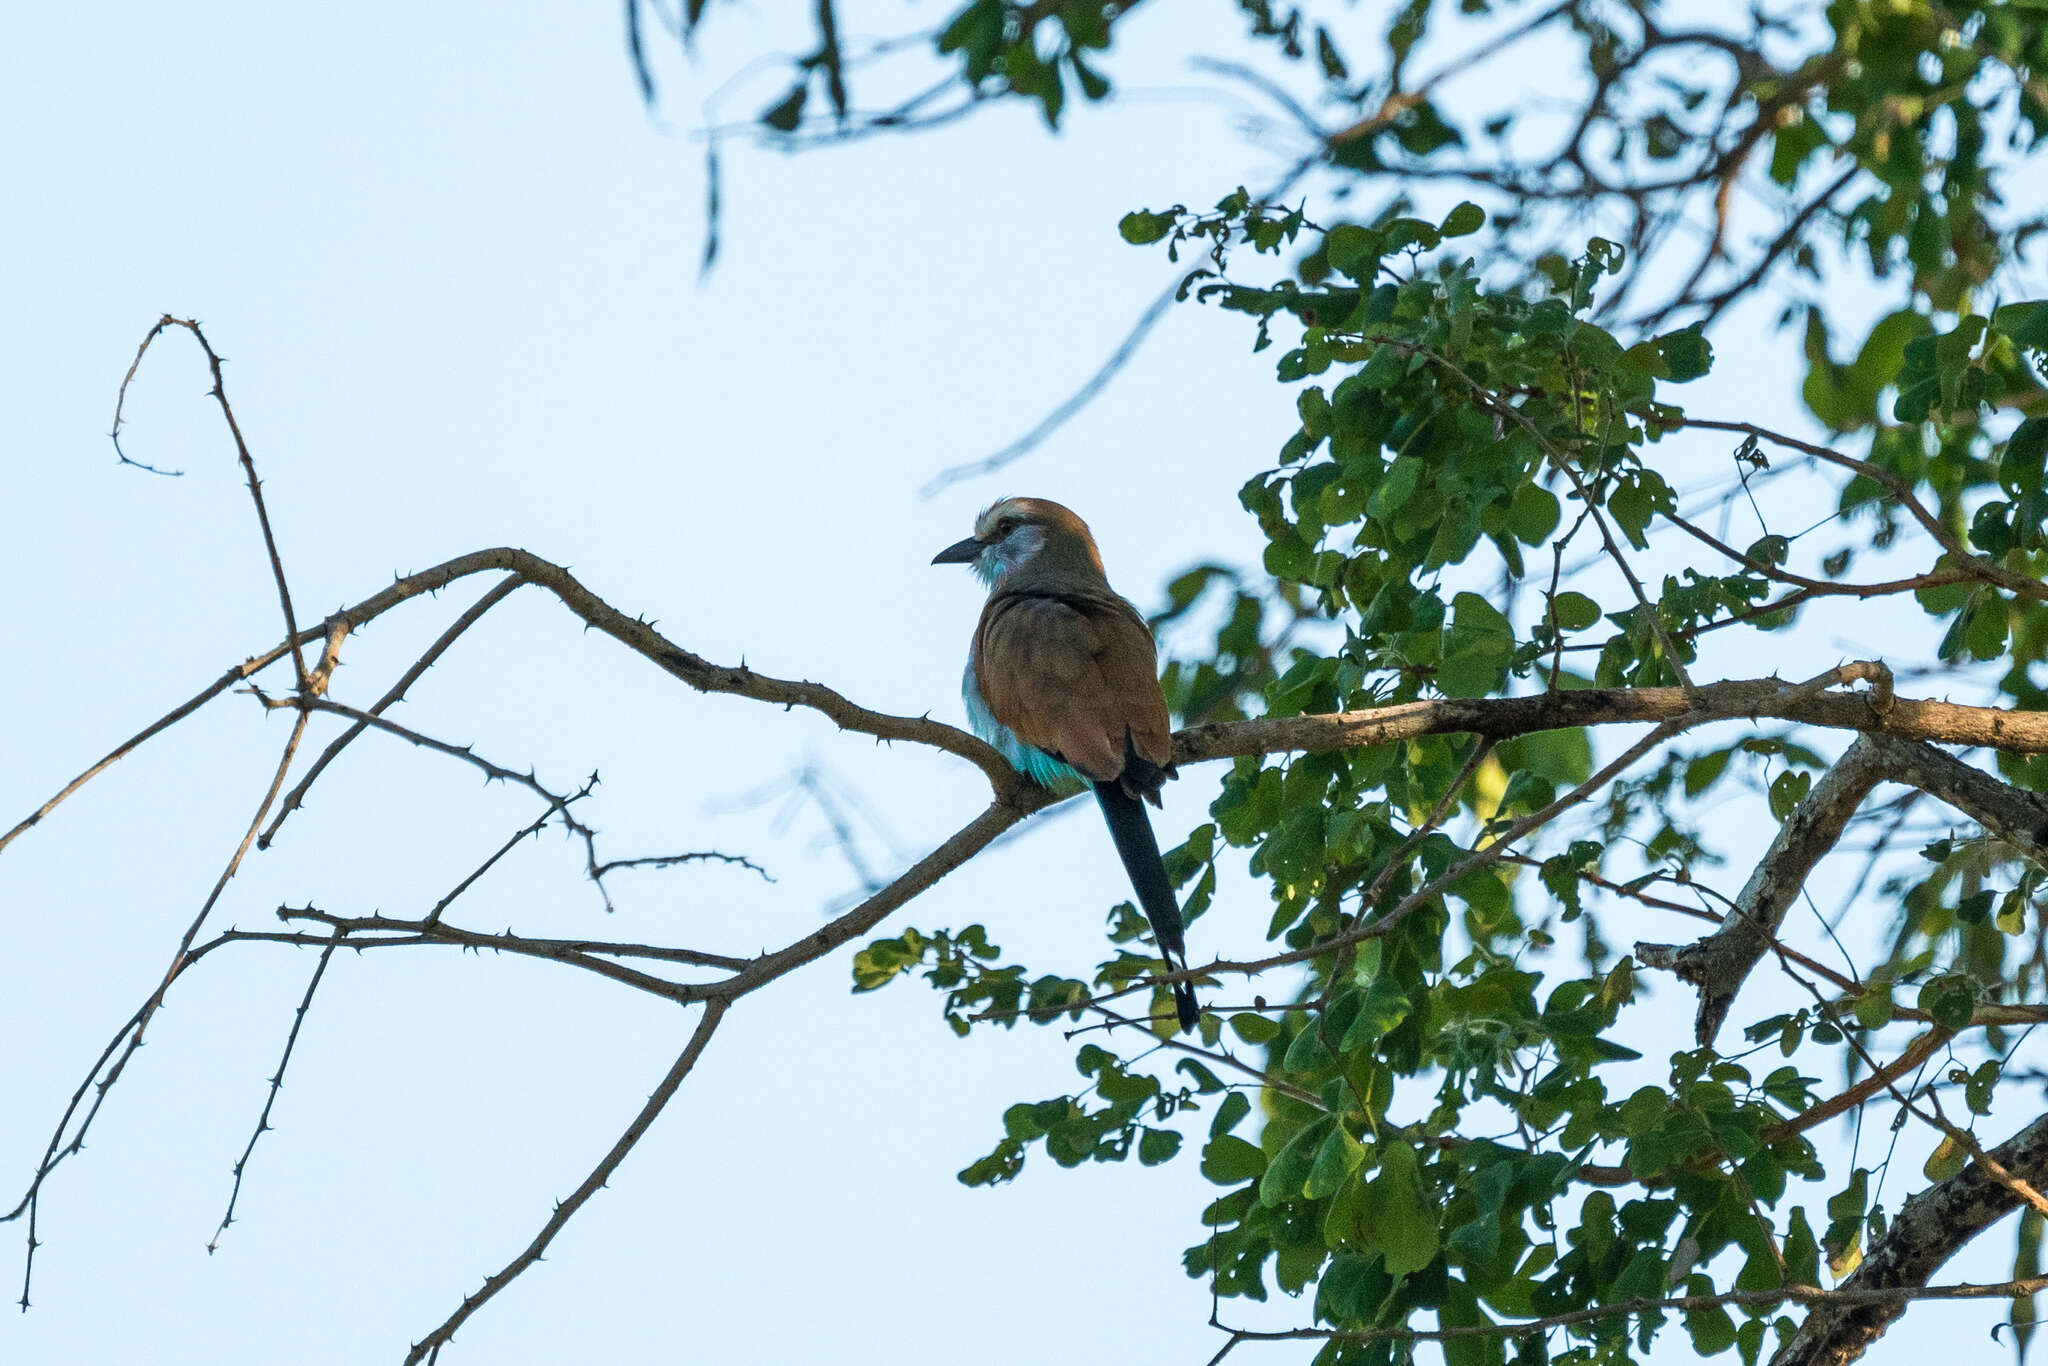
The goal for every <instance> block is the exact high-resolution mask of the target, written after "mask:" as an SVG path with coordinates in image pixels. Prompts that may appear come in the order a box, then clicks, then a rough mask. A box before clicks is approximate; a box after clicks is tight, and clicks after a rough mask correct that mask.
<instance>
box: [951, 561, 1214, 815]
mask: <svg viewBox="0 0 2048 1366" xmlns="http://www.w3.org/2000/svg"><path fill="white" fill-rule="evenodd" d="M1098 572H1099V571H1098ZM1088 577H1093V576H1089V575H1080V574H1060V575H1056V576H1055V575H1051V574H1029V573H1020V574H1018V575H1016V576H1014V578H1013V580H1012V581H1009V582H1006V583H1005V584H1004V585H1003V586H1002V587H1001V588H998V589H997V590H996V592H995V593H994V594H993V595H992V596H991V597H990V598H989V600H988V605H987V606H986V607H985V608H983V609H982V613H981V623H980V625H978V626H977V627H976V628H975V632H974V672H975V677H976V679H977V681H978V682H979V683H980V685H981V694H982V698H983V700H984V701H986V702H987V703H988V709H989V711H990V712H991V713H992V714H993V715H994V716H995V718H996V720H998V721H1000V722H1002V723H1003V724H1004V725H1005V726H1008V727H1009V728H1010V729H1011V730H1012V731H1014V732H1016V735H1017V738H1018V739H1020V740H1022V741H1023V742H1024V743H1025V744H1027V745H1035V746H1037V747H1038V748H1039V749H1042V750H1045V751H1047V752H1048V753H1051V754H1056V755H1058V756H1059V757H1060V758H1061V759H1064V760H1065V761H1066V762H1067V763H1069V764H1072V765H1073V766H1074V767H1075V768H1077V769H1079V770H1080V771H1081V772H1082V773H1084V774H1086V775H1087V776H1088V777H1089V778H1092V779H1094V780H1095V781H1097V782H1114V781H1115V780H1116V779H1118V778H1119V777H1121V776H1123V772H1124V755H1125V747H1126V745H1128V746H1129V747H1130V748H1131V749H1134V750H1135V751H1136V752H1137V753H1138V755H1139V757H1141V758H1143V759H1146V760H1148V761H1150V762H1151V763H1152V764H1154V765H1157V766H1158V767H1160V768H1165V767H1167V765H1168V762H1169V761H1170V760H1171V759H1172V757H1173V736H1172V728H1171V723H1170V721H1169V720H1168V717H1167V712H1166V698H1165V695H1164V694H1163V693H1161V692H1160V690H1159V662H1158V651H1157V648H1156V647H1155V646H1154V644H1153V641H1152V632H1151V631H1150V630H1149V629H1147V627H1146V625H1145V619H1144V618H1143V617H1142V616H1140V615H1139V614H1138V610H1137V609H1136V608H1135V607H1133V606H1131V604H1130V603H1128V602H1126V601H1124V600H1123V599H1122V598H1121V597H1119V596H1117V594H1116V593H1115V592H1113V591H1112V590H1111V589H1110V587H1109V585H1108V584H1107V583H1102V582H1100V580H1099V579H1098V580H1097V582H1095V583H1087V582H1085V579H1086V578H1088ZM1055 578H1062V579H1079V580H1083V581H1082V582H1076V583H1068V584H1061V583H1056V582H1051V581H1049V580H1052V579H1055Z"/></svg>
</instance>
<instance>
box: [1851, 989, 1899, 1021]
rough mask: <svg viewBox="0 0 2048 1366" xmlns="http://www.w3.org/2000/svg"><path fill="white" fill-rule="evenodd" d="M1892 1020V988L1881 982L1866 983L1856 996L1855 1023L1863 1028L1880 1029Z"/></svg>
mask: <svg viewBox="0 0 2048 1366" xmlns="http://www.w3.org/2000/svg"><path fill="white" fill-rule="evenodd" d="M1891 1020H1892V989H1891V988H1890V987H1889V986H1888V985H1886V984H1885V983H1883V982H1873V983H1870V984H1869V985H1867V986H1866V987H1865V988H1864V990H1863V994H1862V995H1861V996H1858V997H1857V998H1856V1023H1858V1024H1860V1025H1862V1026H1863V1027H1864V1028H1865V1029H1882V1028H1884V1027H1885V1026H1886V1025H1888V1024H1890V1023H1891Z"/></svg>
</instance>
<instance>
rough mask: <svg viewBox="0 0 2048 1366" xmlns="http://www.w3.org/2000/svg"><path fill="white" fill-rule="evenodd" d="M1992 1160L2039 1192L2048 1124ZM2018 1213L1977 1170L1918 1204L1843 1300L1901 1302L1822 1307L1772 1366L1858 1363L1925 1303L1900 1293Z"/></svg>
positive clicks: (2047, 1157) (1922, 1196) (2004, 1146)
mask: <svg viewBox="0 0 2048 1366" xmlns="http://www.w3.org/2000/svg"><path fill="white" fill-rule="evenodd" d="M1988 1155H1989V1156H1990V1157H1991V1158H1992V1159H1993V1160H1994V1161H1995V1162H1997V1163H1998V1165H1999V1166H2001V1167H2003V1168H2004V1169H2005V1170H2006V1171H2007V1172H2009V1173H2011V1174H2012V1175H2014V1176H2016V1177H2018V1178H2020V1179H2021V1180H2023V1181H2026V1182H2029V1183H2031V1184H2032V1185H2034V1186H2036V1187H2039V1186H2040V1185H2042V1184H2043V1183H2044V1182H2048V1116H2043V1117H2042V1118H2040V1119H2037V1120H2035V1121H2034V1122H2033V1123H2032V1124H2029V1125H2028V1126H2027V1127H2026V1128H2024V1129H2022V1130H2020V1132H2019V1133H2017V1134H2015V1135H2014V1136H2013V1137H2011V1138H2009V1139H2007V1140H2006V1141H2005V1142H2003V1143H2001V1144H1999V1145H1998V1146H1997V1147H1995V1148H1993V1149H1991V1151H1990V1153H1989V1154H1988ZM2019 1205H2020V1197H2019V1196H2018V1195H2016V1194H2014V1193H2013V1191H2012V1190H2011V1189H2010V1188H2009V1187H2008V1186H2007V1185H2005V1184H2003V1183H2001V1182H1999V1181H1998V1180H1996V1179H1994V1178H1993V1177H1992V1175H1991V1174H1990V1173H1989V1172H1988V1171H1986V1170H1985V1168H1984V1166H1983V1164H1982V1163H1978V1162H1972V1163H1971V1164H1970V1165H1969V1166H1967V1167H1965V1168H1964V1169H1963V1170H1962V1171H1960V1172H1958V1173H1956V1174H1955V1175H1954V1176H1952V1177H1950V1178H1949V1179H1948V1180H1946V1181H1942V1182H1939V1183H1937V1184H1935V1185H1933V1186H1930V1187H1928V1188H1927V1189H1926V1190H1924V1191H1921V1192H1920V1193H1919V1194H1917V1195H1914V1196H1912V1197H1911V1198H1910V1199H1908V1200H1907V1201H1906V1203H1905V1204H1904V1205H1903V1206H1902V1207H1901V1208H1900V1210H1899V1214H1898V1217H1897V1218H1896V1219H1894V1220H1893V1221H1892V1223H1891V1227H1890V1228H1888V1229H1886V1230H1885V1233H1884V1236H1883V1237H1881V1238H1879V1239H1878V1240H1877V1241H1876V1243H1875V1244H1873V1245H1872V1247H1871V1249H1870V1251H1869V1253H1868V1254H1867V1255H1866V1256H1865V1257H1864V1259H1863V1264H1862V1265H1861V1266H1859V1267H1858V1268H1857V1269H1856V1273H1855V1274H1854V1275H1852V1276H1850V1277H1849V1279H1848V1280H1846V1281H1844V1282H1843V1283H1842V1285H1841V1287H1840V1288H1839V1290H1838V1291H1837V1292H1836V1293H1837V1294H1838V1295H1839V1294H1840V1293H1841V1292H1842V1291H1856V1292H1878V1291H1883V1292H1888V1293H1890V1294H1892V1295H1893V1296H1894V1297H1893V1298H1889V1299H1873V1300H1871V1301H1868V1302H1865V1303H1856V1302H1855V1301H1853V1300H1850V1301H1843V1300H1837V1302H1835V1303H1833V1304H1827V1303H1822V1304H1820V1305H1818V1306H1817V1307H1816V1308H1815V1309H1814V1310H1813V1311H1812V1312H1811V1313H1809V1314H1808V1315H1807V1316H1806V1322H1805V1323H1803V1324H1801V1325H1800V1327H1799V1332H1798V1333H1797V1334H1796V1335H1795V1336H1794V1337H1793V1339H1792V1341H1790V1342H1788V1343H1786V1344H1785V1346H1784V1348H1783V1349H1782V1350H1780V1351H1779V1352H1778V1354H1777V1355H1776V1356H1774V1357H1772V1358H1771V1366H1846V1363H1848V1362H1851V1361H1855V1360H1856V1359H1857V1358H1858V1357H1860V1356H1862V1355H1863V1353H1864V1352H1865V1351H1866V1350H1867V1349H1868V1348H1869V1346H1870V1344H1871V1343H1873V1342H1875V1341H1877V1339H1878V1338H1879V1337H1881V1336H1883V1335H1884V1332H1885V1330H1886V1329H1887V1328H1889V1327H1891V1325H1892V1323H1893V1321H1894V1320H1896V1319H1897V1318H1898V1317H1899V1315H1900V1314H1901V1313H1903V1312H1904V1311H1905V1307H1906V1301H1907V1300H1908V1299H1910V1298H1918V1296H1917V1295H1913V1294H1900V1293H1899V1292H1902V1291H1904V1292H1912V1291H1916V1290H1918V1289H1919V1288H1920V1287H1923V1286H1925V1285H1926V1284H1927V1282H1928V1279H1929V1278H1930V1277H1932V1276H1933V1274H1934V1273H1935V1272H1936V1271H1938V1270H1940V1269H1941V1267H1942V1265H1943V1263H1945V1262H1947V1261H1948V1259H1949V1258H1950V1257H1953V1256H1954V1255H1955V1254H1956V1253H1957V1252H1958V1251H1960V1250H1961V1249H1962V1247H1963V1245H1964V1244H1966V1243H1968V1242H1969V1241H1970V1240H1971V1239H1972V1238H1975V1237H1976V1236H1977V1235H1978V1234H1980V1233H1982V1232H1983V1231H1984V1230H1985V1229H1987V1228H1989V1227H1990V1226H1991V1225H1992V1224H1994V1223H1996V1222H1997V1221H1998V1220H1999V1219H2002V1218H2003V1217H2005V1215H2007V1214H2008V1213H2010V1212H2011V1211H2013V1210H2015V1209H2017V1208H2019ZM2029 1293H2032V1292H2029Z"/></svg>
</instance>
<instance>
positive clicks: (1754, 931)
mask: <svg viewBox="0 0 2048 1366" xmlns="http://www.w3.org/2000/svg"><path fill="white" fill-rule="evenodd" d="M1886 781H1889V782H1896V783H1904V784H1906V785H1907V786H1909V787H1915V788H1918V789H1920V790H1921V791H1923V792H1927V793H1929V794H1930V795H1933V796H1936V797H1940V798H1941V799H1942V800H1944V801H1946V802H1948V803H1949V804H1950V805H1951V806H1954V807H1956V808H1957V809H1958V810H1960V811H1962V812H1963V813H1964V814H1966V815H1968V816H1970V817H1972V818H1973V819H1975V820H1977V821H1978V823H1979V824H1981V825H1983V826H1984V827H1985V828H1986V829H1988V830H1990V831H1991V832H1992V833H1993V834H1994V835H1996V836H1997V837H1998V838H2000V839H2003V840H2005V841H2006V842H2007V843H2009V844H2011V845H2013V846H2015V847H2016V848H2017V849H2018V850H2019V851H2020V852H2021V853H2022V854H2024V855H2025V856H2027V857H2028V858H2030V859H2032V860H2034V861H2035V862H2036V863H2041V864H2044V865H2048V857H2044V853H2043V848H2042V846H2043V842H2044V837H2048V800H2043V799H2042V798H2041V797H2039V796H2036V795H2035V794H2033V793H2031V792H2026V791H2023V790H2022V789H2020V788H2016V787H2013V786H2012V785H2010V784H2008V783H2003V782H2000V781H1999V780H1998V779H1996V778H1993V777H1991V776H1990V775H1989V774H1986V773H1982V772H1979V771H1978V770H1976V769H1974V768H1971V767H1970V766H1969V765H1968V764H1966V763H1964V762H1963V761H1962V760H1960V759H1957V758H1955V757H1954V756H1953V755H1949V754H1944V753H1942V752H1941V751H1940V750H1937V749H1935V748H1933V747H1932V746H1930V745H1926V744H1918V743H1911V742H1908V741H1904V740H1900V739H1898V738H1896V737H1895V736H1890V735H1882V734H1877V735H1863V736H1859V737H1858V738H1857V740H1856V742H1855V743H1854V744H1852V745H1850V746H1849V748H1848V750H1847V751H1845V752H1844V753H1843V755H1842V757H1841V758H1840V759H1839V760H1837V761H1836V763H1835V766H1834V767H1833V768H1832V769H1830V770H1829V771H1828V774H1827V776H1826V777H1824V778H1822V779H1821V780H1820V782H1819V783H1818V784H1816V785H1815V786H1814V789H1813V791H1811V792H1809V793H1808V794H1807V795H1806V797H1805V798H1804V800H1802V801H1801V802H1800V803H1799V804H1798V806H1796V807H1795V808H1794V809H1793V811H1792V813H1791V814H1790V815H1789V816H1787V817H1786V819H1785V823H1784V825H1783V826H1781V827H1780V828H1779V830H1778V835H1777V838H1776V839H1774V840H1772V841H1771V847H1770V848H1769V849H1768V850H1767V851H1766V852H1765V854H1764V856H1763V858H1762V859H1761V860H1759V861H1758V863H1757V866H1756V870H1755V872H1753V873H1752V874H1751V875H1750V879H1749V881H1748V883H1747V884H1746V885H1744V887H1743V889H1742V892H1741V894H1740V895H1738V896H1737V897H1736V899H1735V903H1736V904H1735V910H1734V911H1733V912H1731V913H1730V914H1729V915H1728V917H1727V918H1726V920H1724V921H1723V922H1722V925H1721V928H1720V929H1718V930H1716V931H1715V932H1714V933H1712V934H1710V935H1708V936H1707V937H1706V938H1704V939H1701V940H1699V941H1697V942H1696V943H1693V944H1689V945H1686V946H1685V947H1683V948H1681V947H1678V946H1676V945H1672V944H1647V943H1638V944H1637V945H1636V957H1637V958H1638V959H1639V960H1640V961H1641V962H1643V963H1644V964H1646V965H1648V966H1650V967H1656V968H1664V969H1667V970H1669V971H1671V972H1674V973H1676V974H1677V975H1678V976H1679V977H1680V978H1682V979H1684V980H1685V981H1687V982H1690V983H1692V984H1693V985H1694V986H1695V987H1697V988H1698V989H1699V993H1700V1004H1699V1015H1698V1020H1697V1025H1696V1035H1695V1036H1696V1038H1697V1039H1698V1041H1699V1043H1700V1044H1701V1045H1702V1046H1703V1047H1704V1046H1706V1045H1710V1044H1712V1043H1713V1041H1714V1036H1715V1035H1716V1034H1718V1033H1719V1032H1720V1029H1721V1024H1722V1022H1723V1021H1724V1020H1725V1019H1726V1018H1727V1016H1728V1008H1729V1007H1730V1006H1731V1005H1732V1004H1733V1003H1734V1000H1735V996H1736V993H1738V992H1739V991H1741V990H1742V984H1743V982H1745V981H1746V980H1747V979H1748V977H1749V973H1750V970H1751V969H1752V968H1754V967H1755V966H1756V965H1757V963H1758V962H1759V961H1760V960H1761V959H1762V958H1763V956H1764V954H1765V953H1766V952H1768V951H1769V949H1770V947H1771V944H1772V941H1773V940H1774V939H1775V938H1776V935H1777V930H1778V926H1779V924H1780V923H1781V922H1782V921H1783V920H1784V918H1785V912H1786V910H1787V909H1788V908H1789V907H1790V906H1791V904H1792V901H1793V899H1794V898H1795V897H1797V896H1798V895H1799V893H1800V891H1801V890H1802V889H1803V888H1804V887H1805V886H1806V880H1807V879H1808V878H1809V877H1810V876H1811V875H1812V873H1813V869H1814V865H1815V864H1817V863H1819V862H1820V860H1821V859H1822V858H1823V857H1824V856H1825V855H1826V854H1827V853H1828V851H1829V850H1831V849H1833V848H1834V846H1835V844H1836V842H1837V841H1839V840H1840V839H1841V837H1842V831H1843V830H1844V829H1845V828H1846V827H1847V825H1848V823H1849V820H1850V818H1851V817H1853V816H1854V815H1855V814H1856V810H1857V808H1858V807H1860V806H1861V805H1862V804H1863V800H1864V798H1865V797H1867V796H1869V795H1870V791H1871V789H1872V788H1874V787H1875V786H1877V784H1878V783H1880V782H1886Z"/></svg>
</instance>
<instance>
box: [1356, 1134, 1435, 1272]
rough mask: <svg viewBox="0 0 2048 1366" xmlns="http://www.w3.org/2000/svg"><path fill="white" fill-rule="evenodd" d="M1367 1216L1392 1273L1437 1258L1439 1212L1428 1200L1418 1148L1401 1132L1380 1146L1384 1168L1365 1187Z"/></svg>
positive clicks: (1425, 1264)
mask: <svg viewBox="0 0 2048 1366" xmlns="http://www.w3.org/2000/svg"><path fill="white" fill-rule="evenodd" d="M1365 1220H1366V1223H1367V1225H1368V1226H1369V1227H1370V1228H1372V1229H1373V1230H1374V1232H1375V1233H1376V1234H1377V1237H1378V1241H1379V1244H1380V1247H1381V1249H1382V1252H1383V1254H1384V1256H1385V1258H1386V1267H1387V1271H1388V1273H1389V1274H1391V1275H1395V1276H1406V1275H1409V1274H1411V1273H1413V1272H1416V1271H1420V1270H1422V1268H1424V1267H1426V1266H1428V1265H1429V1264H1430V1263H1431V1262H1433V1261H1435V1260H1436V1254H1437V1248H1438V1237H1439V1234H1438V1230H1437V1219H1436V1212H1435V1210H1434V1209H1432V1208H1431V1207H1430V1205H1429V1204H1428V1202H1427V1201H1426V1200H1425V1199H1424V1196H1423V1191H1422V1168H1421V1165H1420V1164H1419V1163H1418V1162H1417V1161H1416V1158H1415V1150H1414V1149H1413V1148H1411V1147H1409V1146H1408V1145H1407V1144H1406V1143H1405V1142H1403V1141H1402V1140H1401V1139H1400V1138H1399V1137H1398V1136H1389V1138H1388V1140H1387V1141H1386V1142H1384V1143H1382V1144H1381V1145H1380V1169H1379V1173H1378V1174H1377V1175H1376V1176H1374V1177H1373V1179H1372V1180H1371V1181H1370V1182H1369V1183H1367V1186H1366V1202H1365Z"/></svg>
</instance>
